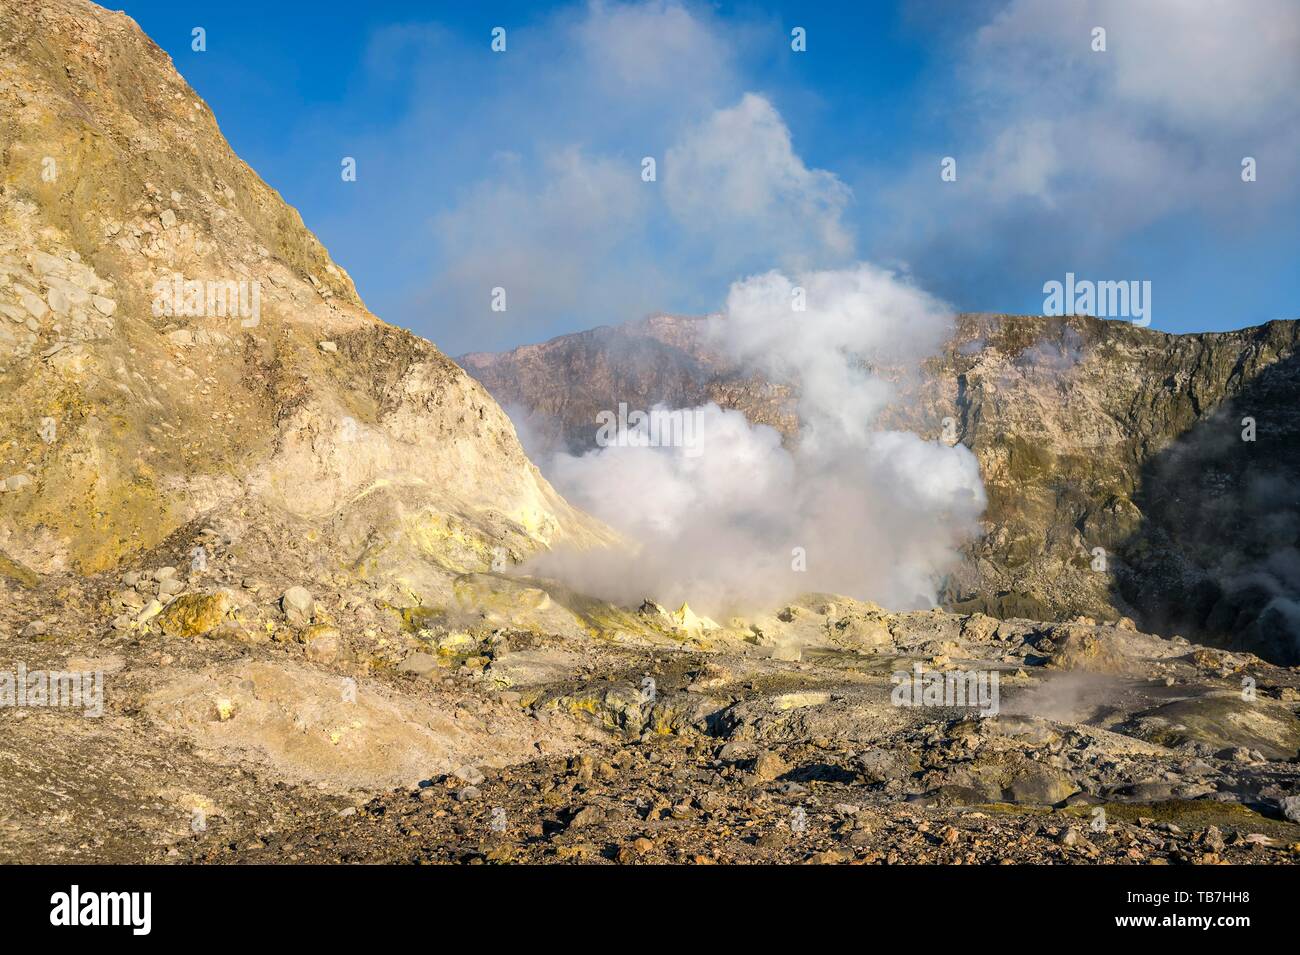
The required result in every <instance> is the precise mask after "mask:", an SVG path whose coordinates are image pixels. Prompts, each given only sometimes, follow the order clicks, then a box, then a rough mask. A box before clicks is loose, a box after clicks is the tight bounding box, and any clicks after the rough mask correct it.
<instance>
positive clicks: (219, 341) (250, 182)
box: [0, 0, 602, 589]
mask: <svg viewBox="0 0 1300 955" xmlns="http://www.w3.org/2000/svg"><path fill="white" fill-rule="evenodd" d="M0 487H2V488H3V494H0V571H5V572H6V573H8V574H9V575H10V579H11V580H12V579H19V578H20V577H21V576H22V575H23V573H24V568H25V570H26V571H27V572H36V573H55V572H59V571H62V570H76V571H79V572H83V573H90V572H96V571H101V570H105V569H108V568H112V567H115V566H118V565H120V564H122V563H123V562H129V561H130V560H132V559H135V558H138V557H139V556H140V555H142V554H144V553H146V552H148V551H149V550H150V549H151V548H153V547H155V546H157V545H159V544H161V543H162V542H164V541H166V540H167V539H168V538H169V536H170V535H172V534H174V533H177V532H181V531H183V529H184V528H186V527H187V526H188V525H191V524H193V523H194V522H198V521H204V520H206V521H208V522H213V521H216V520H218V519H219V520H223V521H227V522H230V523H233V524H239V525H241V526H251V525H253V524H256V525H258V526H260V527H262V528H263V529H268V528H284V529H285V536H286V537H287V538H289V539H293V540H297V541H302V540H304V539H305V538H311V539H313V540H315V541H318V542H319V544H320V546H319V547H316V548H315V549H316V550H318V551H320V552H321V553H328V554H329V557H328V559H327V563H331V564H337V563H339V562H342V563H343V564H345V565H348V566H352V567H357V568H362V569H371V570H373V569H377V568H380V567H386V568H387V569H389V570H392V571H394V572H396V573H398V574H399V576H402V575H404V576H405V577H407V578H410V580H409V582H410V583H411V584H412V586H413V587H415V588H416V589H419V587H431V588H436V587H438V586H441V584H440V582H439V581H438V580H436V579H435V578H436V577H438V575H437V574H436V573H432V572H430V571H428V570H427V566H428V565H430V564H433V565H439V564H440V565H443V566H444V567H445V569H447V570H448V571H461V570H465V569H485V568H487V567H488V566H489V564H490V563H491V562H492V559H493V553H494V549H495V548H496V547H501V548H502V549H503V551H504V552H505V553H506V556H507V558H509V556H510V555H511V554H513V555H514V556H515V557H519V556H522V555H523V554H526V553H528V552H530V551H533V550H535V549H537V548H539V547H545V546H549V545H550V544H553V543H555V542H557V541H559V540H561V539H564V538H566V537H568V538H571V539H578V540H582V539H588V538H591V539H595V538H597V537H599V536H600V534H601V533H602V532H601V531H600V529H599V528H596V527H595V526H594V525H593V524H592V522H590V521H589V520H587V519H586V518H584V517H583V516H582V515H580V514H578V513H576V512H575V511H573V510H572V509H571V508H569V507H568V506H567V505H566V504H565V503H564V502H563V501H562V500H561V499H560V498H559V497H558V496H557V495H556V494H555V493H554V491H552V489H551V488H550V487H549V485H548V484H547V483H546V481H545V480H544V479H542V477H541V476H540V475H539V474H538V472H537V470H536V469H535V468H534V467H533V466H532V464H531V463H530V462H529V461H528V459H527V458H526V457H525V455H524V454H523V452H522V450H521V449H520V447H519V445H518V442H517V441H516V438H515V434H514V429H513V427H512V425H511V424H510V422H509V420H508V419H507V418H506V416H505V415H504V414H502V412H501V411H500V409H499V408H498V406H497V404H496V402H494V401H493V400H492V398H491V397H489V396H488V394H487V393H486V392H485V391H484V389H483V388H481V387H480V386H479V385H478V384H477V383H476V382H475V381H473V380H472V379H471V378H469V377H468V376H466V375H465V374H464V373H463V372H462V371H461V370H460V368H458V367H457V366H456V365H455V364H454V363H452V362H451V361H449V360H448V359H447V358H445V357H444V356H443V355H441V354H440V353H439V352H438V351H437V350H436V349H435V348H434V347H433V346H432V345H430V344H429V343H428V342H425V341H423V340H421V339H418V338H416V337H414V336H412V335H410V334H408V333H406V332H404V331H399V330H397V329H395V328H392V327H390V326H388V325H385V324H384V323H382V322H380V321H379V320H378V319H376V318H375V317H374V316H372V315H371V314H370V313H369V312H367V311H366V309H365V306H364V305H363V304H362V302H361V301H360V299H359V298H358V296H357V294H356V291H355V289H354V288H353V285H352V282H351V280H350V279H349V277H348V276H347V275H346V273H344V272H343V270H342V269H340V268H338V267H337V266H336V265H335V264H334V263H333V262H331V260H330V258H329V256H328V255H327V254H326V252H325V250H324V249H323V248H322V247H321V245H320V243H319V242H317V241H316V239H315V237H314V236H313V235H312V234H311V233H310V232H309V231H308V230H307V229H306V228H305V227H304V225H303V223H302V220H301V219H300V217H299V216H298V214H297V213H296V212H295V211H294V210H293V209H291V208H290V207H289V206H288V205H286V204H285V203H284V202H283V201H282V200H281V198H280V197H279V195H277V194H276V193H275V191H274V190H272V189H271V188H270V187H268V186H267V185H266V184H265V183H264V182H262V180H261V179H259V178H258V177H257V175H256V174H255V173H254V172H253V171H252V170H251V169H249V167H248V166H247V165H245V164H244V163H243V162H242V161H241V160H240V159H239V158H238V157H236V156H235V155H234V153H233V152H232V151H231V150H230V148H229V146H228V144H227V143H226V142H225V140H224V138H223V137H222V135H221V132H220V130H219V129H218V128H217V123H216V121H215V119H214V117H213V115H212V112H211V111H210V110H209V109H208V107H207V105H206V104H205V103H204V102H203V101H202V100H201V99H199V98H198V97H197V96H196V95H195V93H194V91H193V90H191V89H190V88H189V87H188V86H187V85H186V84H185V82H184V81H183V80H182V79H181V77H180V76H179V75H178V74H177V72H176V70H175V69H174V68H173V66H172V64H171V62H170V60H169V58H168V57H167V55H166V54H165V53H164V52H163V51H162V50H161V49H159V48H158V47H157V46H156V45H155V44H154V43H152V42H151V41H150V40H149V39H148V38H147V37H146V36H145V35H144V34H143V33H142V32H141V31H140V30H139V28H138V27H137V26H136V25H135V23H134V22H133V21H132V20H130V18H128V17H127V16H125V15H124V14H121V13H112V12H109V11H105V10H102V9H100V8H98V7H95V6H93V5H91V4H89V3H84V2H79V0H48V2H46V0H42V2H31V0H6V2H5V3H4V4H3V5H2V6H0ZM235 530H236V531H237V530H238V528H236V529H235ZM235 536H242V535H240V534H238V533H236V535H235ZM274 536H275V535H274V534H272V537H274ZM279 549H280V550H281V551H284V550H285V548H279ZM286 559H290V560H291V559H293V558H292V549H291V548H290V549H288V553H287V555H286ZM303 559H304V560H308V558H306V557H304V558H303ZM321 559H325V558H321Z"/></svg>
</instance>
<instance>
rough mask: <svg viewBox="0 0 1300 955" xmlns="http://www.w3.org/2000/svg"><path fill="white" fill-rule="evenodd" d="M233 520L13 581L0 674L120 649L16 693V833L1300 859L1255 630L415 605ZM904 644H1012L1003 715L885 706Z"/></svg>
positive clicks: (495, 846)
mask: <svg viewBox="0 0 1300 955" xmlns="http://www.w3.org/2000/svg"><path fill="white" fill-rule="evenodd" d="M205 531H206V533H205ZM228 537H229V535H227V534H225V533H223V532H222V531H221V530H218V529H217V528H205V529H201V530H200V531H198V532H197V533H196V535H195V536H194V538H193V540H191V541H179V540H177V541H175V542H174V546H175V547H176V550H175V551H174V552H173V553H174V555H175V557H174V559H172V560H170V561H166V562H165V563H162V562H161V561H160V563H159V565H158V566H141V567H140V568H138V569H134V570H130V571H125V572H121V573H113V574H106V575H100V576H98V577H93V578H90V579H83V578H78V577H69V578H66V579H55V580H44V581H41V582H39V584H38V585H37V586H35V587H32V588H26V587H22V586H14V585H12V584H10V585H9V586H8V589H7V591H6V595H5V600H4V601H3V605H2V606H3V609H2V610H0V621H2V623H0V670H3V669H10V670H12V669H13V668H14V667H15V666H16V665H17V662H18V661H21V662H22V663H24V665H25V666H26V667H27V668H28V669H29V670H35V669H40V668H45V669H92V670H93V669H102V670H103V671H104V673H105V678H104V679H105V696H104V699H105V707H104V715H103V716H102V717H100V718H98V719H96V718H91V717H87V716H84V715H82V714H81V713H80V712H77V711H73V710H69V709H56V708H48V707H46V708H41V707H28V708H25V709H0V722H3V724H4V727H3V733H0V761H2V763H3V765H4V766H5V772H4V773H3V774H0V826H2V827H3V829H4V832H5V835H6V838H5V839H4V840H3V846H4V848H3V850H0V855H2V856H3V858H4V859H5V860H7V861H19V860H25V861H31V860H34V859H48V860H51V861H96V862H148V861H152V862H223V863H224V862H283V861H302V862H347V861H366V862H380V861H384V862H463V863H478V862H507V861H515V862H619V863H628V862H651V863H653V862H697V863H710V862H719V863H729V862H737V863H744V862H804V861H810V862H867V863H889V864H896V863H922V862H944V863H948V862H951V863H999V862H1020V863H1023V862H1079V863H1100V864H1108V863H1148V862H1157V863H1159V862H1170V863H1201V864H1208V863H1216V862H1249V863H1292V862H1295V861H1300V824H1298V822H1297V819H1298V818H1300V799H1297V798H1296V797H1297V789H1296V782H1297V778H1300V766H1297V763H1296V757H1297V753H1298V752H1300V722H1297V718H1296V715H1295V710H1296V708H1297V706H1298V705H1300V672H1296V671H1295V670H1292V669H1282V668H1279V667H1275V666H1272V665H1269V664H1266V663H1264V662H1263V661H1260V660H1258V659H1256V658H1253V657H1251V656H1249V655H1244V654H1233V653H1227V652H1224V651H1220V650H1211V649H1206V648H1201V647H1196V646H1193V645H1190V644H1188V643H1186V642H1185V641H1178V640H1174V641H1170V640H1163V639H1160V638H1158V637H1153V636H1148V635H1144V634H1140V633H1138V632H1136V631H1135V630H1132V629H1129V625H1128V623H1127V622H1122V625H1121V626H1118V627H1116V626H1106V625H1096V624H1093V623H1092V622H1090V621H1086V620H1081V621H1076V622H1073V623H1069V624H1055V625H1053V624H1040V623H1035V622H1032V621H1026V620H1011V621H998V620H995V619H993V618H990V617H985V616H982V615H978V614H976V615H971V616H962V615H954V614H947V613H943V612H939V611H934V612H917V613H903V614H893V613H886V612H884V611H882V610H880V609H879V608H876V607H874V606H873V605H869V604H863V603H859V602H857V601H852V600H847V599H844V598H836V597H830V596H826V595H810V596H809V597H807V598H805V599H803V600H801V601H799V602H797V603H796V604H793V605H790V606H788V607H784V608H780V609H779V610H778V612H777V613H775V614H773V615H770V616H768V615H756V616H753V617H747V618H744V619H741V618H734V619H731V620H727V621H723V622H720V623H718V624H717V625H716V626H715V625H714V624H713V622H712V621H708V620H705V619H702V618H697V617H694V615H692V614H690V613H689V612H687V613H670V612H667V611H665V610H663V609H662V608H659V607H657V606H656V605H654V604H653V603H652V602H647V603H646V605H645V606H643V607H642V608H639V609H634V608H615V607H607V606H602V605H598V604H595V603H593V602H591V601H587V600H585V599H584V598H581V597H579V596H577V595H574V594H572V593H570V592H567V591H565V590H563V588H560V587H558V586H556V585H554V584H551V583H548V582H546V581H540V580H533V579H527V578H524V579H517V578H512V577H510V576H508V575H506V574H499V573H484V574H467V575H464V576H462V577H461V578H459V579H458V580H457V581H456V588H457V589H458V590H459V591H460V592H462V593H463V594H467V595H470V596H469V597H468V598H467V599H471V600H472V601H473V604H472V606H474V607H478V608H494V609H486V610H485V609H478V610H476V611H472V610H470V609H469V608H470V606H471V605H470V604H466V605H465V606H464V607H462V608H460V609H457V608H448V607H433V606H429V607H423V606H418V605H406V606H403V605H401V604H400V601H399V600H398V599H396V594H395V593H394V591H393V589H392V588H391V587H386V586H382V585H373V586H372V587H368V586H366V585H365V584H364V583H362V582H359V581H356V580H353V581H352V582H351V583H350V584H348V585H347V586H346V587H341V588H339V587H337V584H338V583H339V582H340V581H338V580H336V581H334V584H335V585H336V586H332V587H331V588H330V589H329V590H325V589H324V588H322V587H321V586H320V582H319V581H317V582H312V581H310V580H304V581H301V582H299V581H296V580H291V579H288V578H284V577H278V576H277V575H276V573H275V572H274V571H270V570H267V569H266V568H265V566H263V569H262V572H260V573H254V572H252V570H251V569H250V567H248V566H246V565H245V564H244V560H245V556H244V555H246V554H248V553H250V552H253V551H255V550H256V547H255V546H254V544H252V543H245V542H241V541H240V540H236V539H228ZM199 542H201V543H199ZM195 546H202V547H204V548H205V554H206V563H205V565H204V566H203V567H201V568H200V567H197V566H194V565H193V559H192V558H191V564H190V565H186V564H185V563H184V562H183V561H182V560H181V557H183V555H184V554H185V553H189V552H190V550H191V549H192V547H195ZM160 557H165V555H160ZM178 566H179V567H180V569H179V570H178V569H177V567H178ZM304 585H305V586H304ZM507 621H513V622H507ZM917 663H920V664H922V665H923V666H924V667H925V668H927V669H933V670H938V671H952V670H962V671H973V670H979V671H997V673H998V675H999V696H998V707H997V712H996V714H994V715H987V716H981V715H979V712H978V708H976V707H960V706H920V707H908V706H898V705H895V704H894V702H893V701H891V692H892V691H893V689H894V684H895V681H894V679H892V674H894V673H895V672H896V671H908V672H911V671H913V668H914V666H915V664H917ZM1252 681H1253V682H1252ZM985 709H987V707H985Z"/></svg>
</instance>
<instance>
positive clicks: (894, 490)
mask: <svg viewBox="0 0 1300 955" xmlns="http://www.w3.org/2000/svg"><path fill="white" fill-rule="evenodd" d="M800 304H803V305H804V306H805V307H804V308H803V310H799V305H800ZM951 320H952V310H951V309H950V308H949V307H948V306H946V305H944V304H943V303H942V302H940V301H938V300H937V299H935V298H933V297H932V296H930V295H928V294H927V293H925V292H924V291H922V290H920V289H918V288H916V287H914V286H913V285H911V284H909V283H908V282H906V281H904V280H903V279H901V278H899V277H898V276H896V275H895V274H894V273H891V272H888V271H885V270H882V269H878V268H876V267H874V266H871V265H867V264H862V265H859V266H857V267H856V268H853V269H847V270H842V271H826V272H811V273H807V274H802V275H799V276H797V281H792V280H791V279H789V278H787V277H786V276H785V275H782V274H780V273H777V272H769V273H767V274H764V275H759V276H754V277H751V278H748V279H745V280H743V281H740V282H737V283H735V284H734V285H733V286H732V287H731V290H730V293H729V295H728V297H727V304H726V308H725V311H724V314H722V315H720V316H717V317H715V318H712V319H710V320H709V329H708V332H709V336H710V338H711V340H712V342H713V344H714V346H715V347H716V348H717V349H718V350H719V351H721V352H722V353H723V354H725V355H727V356H728V357H730V358H731V359H734V360H735V361H737V362H739V363H741V364H742V365H743V366H744V367H745V368H747V369H750V370H752V371H755V372H758V373H761V374H762V375H764V376H765V377H767V378H769V379H771V380H774V381H780V382H787V383H790V384H792V385H795V386H797V388H798V394H799V399H798V414H799V420H800V434H799V439H798V441H797V442H795V443H794V447H793V448H787V447H784V446H783V445H782V442H781V436H780V435H779V434H778V433H777V432H776V431H775V430H773V429H772V428H769V427H767V426H764V425H752V424H750V423H749V422H748V421H747V420H746V419H745V417H744V415H742V414H741V413H739V412H736V411H726V410H723V409H721V408H719V407H718V406H717V405H714V404H709V405H705V406H703V407H702V408H698V409H692V411H691V412H689V413H692V414H695V415H697V416H698V417H697V419H696V423H697V426H698V438H697V440H696V442H695V444H694V446H692V447H689V448H682V447H656V446H636V444H637V442H636V441H627V442H623V443H621V445H620V446H614V447H603V448H599V449H597V450H594V451H591V452H588V453H586V454H583V455H580V456H574V455H569V454H557V455H555V456H554V457H553V458H552V459H551V460H550V462H549V463H548V464H547V466H546V470H547V471H548V472H549V476H550V477H551V479H552V480H553V482H554V483H555V485H556V487H557V488H558V489H559V490H560V492H561V493H563V494H564V495H566V496H567V497H568V498H569V499H570V500H571V501H573V502H574V503H575V504H577V505H578V506H580V507H582V508H584V509H586V510H587V511H589V512H591V513H592V514H595V515H596V516H597V517H600V518H601V519H603V520H604V521H606V522H607V523H609V524H610V525H611V526H613V527H615V528H616V529H618V530H619V531H621V532H623V533H624V534H625V535H626V536H627V537H628V538H629V539H630V540H632V541H634V542H635V550H634V551H633V552H630V553H623V554H618V555H614V554H610V553H600V554H574V553H567V554H565V553H558V554H548V555H546V556H545V557H543V558H541V559H539V560H538V561H536V562H535V563H534V564H533V565H531V566H530V567H529V568H528V569H529V570H531V571H533V572H536V573H542V574H548V575H554V576H558V577H561V578H562V579H564V580H566V581H567V582H568V583H570V584H571V585H573V586H575V587H577V588H578V589H581V590H583V591H585V592H587V593H591V594H593V595H595V596H599V597H603V598H605V599H608V600H614V601H619V602H622V603H630V602H632V601H635V600H638V599H639V598H641V597H644V596H652V597H654V598H656V599H657V600H659V601H660V602H663V603H669V602H671V603H674V604H676V603H678V602H680V601H683V600H688V601H690V602H691V604H692V605H694V606H697V607H699V608H701V609H704V610H705V611H706V612H708V613H711V614H714V615H725V614H727V613H728V612H733V611H740V610H744V609H750V608H756V607H760V606H771V605H773V604H774V603H776V602H780V601H784V600H787V599H789V598H790V597H793V596H795V595H797V594H799V593H806V592H809V591H827V592H833V593H841V594H846V595H849V596H853V597H858V598H861V599H866V600H873V601H876V602H877V603H880V604H882V605H884V606H886V607H890V608H894V609H917V608H925V607H931V606H933V605H934V603H935V597H936V591H937V586H938V583H939V580H940V578H941V577H942V576H943V575H944V574H945V573H946V572H948V571H949V570H950V569H951V568H952V566H953V564H954V562H955V560H956V556H957V547H958V546H959V545H960V544H961V543H962V542H963V541H964V540H966V539H967V538H968V537H969V536H970V535H972V534H973V533H974V532H975V530H976V528H977V522H978V519H979V516H980V513H981V512H982V510H983V508H984V503H985V498H984V491H983V487H982V485H981V483H980V477H979V469H978V467H977V464H976V460H975V457H974V456H973V455H972V454H971V453H970V452H969V451H968V450H967V449H965V448H964V447H960V446H957V447H948V446H946V445H944V444H941V443H938V442H933V441H925V440H922V439H921V438H919V437H918V436H916V435H914V434H910V433H906V432H897V431H885V430H879V429H878V428H877V427H876V426H875V422H876V419H877V418H878V416H879V414H880V412H881V411H882V410H883V408H884V407H885V405H886V404H887V403H888V401H889V400H890V396H891V394H892V389H891V386H890V384H889V383H888V382H886V381H885V380H883V379H882V378H880V377H878V376H877V375H875V374H873V373H872V372H871V371H869V370H868V369H869V368H870V367H876V366H879V365H889V366H891V367H893V368H899V367H902V368H908V367H910V368H916V367H917V365H918V363H919V361H920V360H921V359H922V358H924V357H925V356H927V355H930V354H933V353H934V352H935V350H936V349H937V347H938V346H939V345H940V344H941V342H942V341H943V340H944V339H945V337H946V336H947V334H948V333H949V331H950V327H951ZM660 410H665V409H660ZM646 437H648V435H646ZM646 443H647V444H649V443H651V442H648V441H647V442H646Z"/></svg>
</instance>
